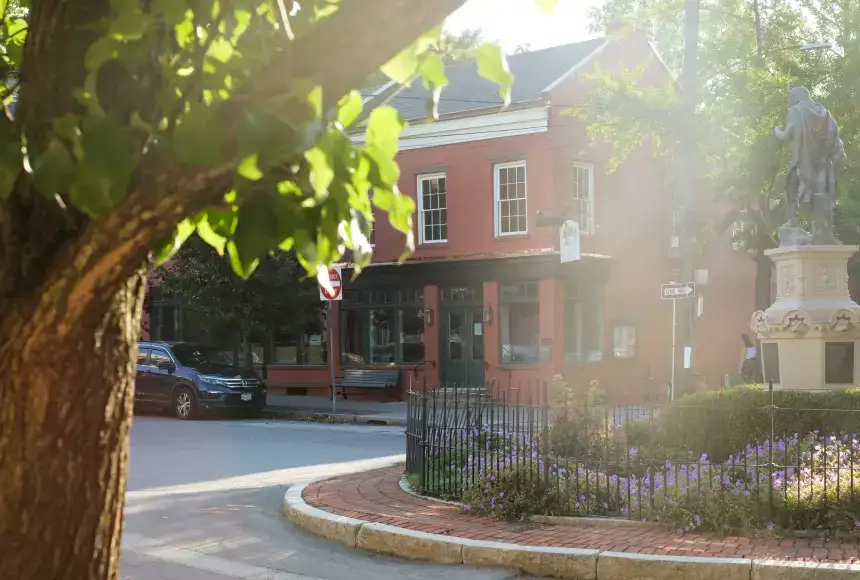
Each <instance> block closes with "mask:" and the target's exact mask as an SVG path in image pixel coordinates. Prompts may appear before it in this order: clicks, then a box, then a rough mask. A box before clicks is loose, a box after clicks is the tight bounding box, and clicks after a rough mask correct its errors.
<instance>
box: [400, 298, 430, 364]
mask: <svg viewBox="0 0 860 580" xmlns="http://www.w3.org/2000/svg"><path fill="white" fill-rule="evenodd" d="M401 316H402V319H401V320H402V321H403V330H402V331H401V333H400V344H401V347H402V349H403V362H405V363H419V362H421V361H423V360H424V311H423V310H422V309H420V308H407V309H404V310H403V311H402V313H401Z"/></svg>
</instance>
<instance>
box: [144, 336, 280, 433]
mask: <svg viewBox="0 0 860 580" xmlns="http://www.w3.org/2000/svg"><path fill="white" fill-rule="evenodd" d="M134 403H135V406H136V407H139V408H143V407H149V408H157V409H160V410H170V412H171V413H173V415H174V416H175V417H176V418H177V419H191V418H194V417H195V416H197V415H199V414H200V413H202V412H204V411H209V410H237V411H245V412H248V413H250V414H254V415H256V414H259V413H260V412H261V411H262V410H263V408H264V407H265V406H266V385H265V384H264V383H263V381H262V380H261V379H260V377H259V376H258V375H257V373H256V372H254V371H253V370H247V369H240V368H238V367H236V366H235V365H234V364H233V362H232V361H231V360H230V357H229V356H228V355H227V353H226V352H224V351H223V350H222V349H219V348H218V347H215V346H208V345H203V344H190V343H165V342H140V343H138V353H137V378H136V379H135V382H134Z"/></svg>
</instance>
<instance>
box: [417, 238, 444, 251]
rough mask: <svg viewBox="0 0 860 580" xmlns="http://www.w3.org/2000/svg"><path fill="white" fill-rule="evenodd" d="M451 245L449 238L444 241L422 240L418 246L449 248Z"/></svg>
mask: <svg viewBox="0 0 860 580" xmlns="http://www.w3.org/2000/svg"><path fill="white" fill-rule="evenodd" d="M448 245H449V243H448V240H445V241H444V242H421V243H419V244H418V246H416V249H417V248H447V247H448Z"/></svg>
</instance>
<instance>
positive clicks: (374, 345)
mask: <svg viewBox="0 0 860 580" xmlns="http://www.w3.org/2000/svg"><path fill="white" fill-rule="evenodd" d="M396 326H397V324H396V322H395V311H394V310H371V311H370V362H372V363H393V362H396V359H397V356H396V348H395V346H396V345H395V343H394V336H395V335H394V333H395V327H396Z"/></svg>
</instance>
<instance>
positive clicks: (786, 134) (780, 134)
mask: <svg viewBox="0 0 860 580" xmlns="http://www.w3.org/2000/svg"><path fill="white" fill-rule="evenodd" d="M794 117H795V112H794V111H793V110H792V109H789V110H788V118H787V119H786V120H785V129H783V128H782V127H777V128H776V129H774V131H773V132H774V134H775V135H776V137H777V139H779V140H780V141H791V139H792V137H793V136H794V125H795V122H794Z"/></svg>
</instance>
